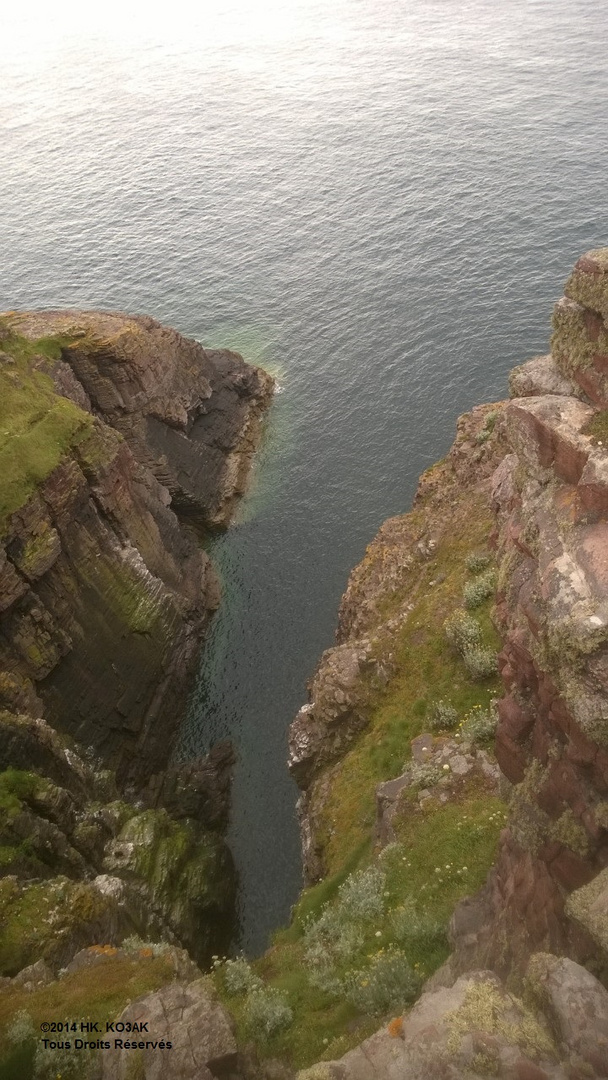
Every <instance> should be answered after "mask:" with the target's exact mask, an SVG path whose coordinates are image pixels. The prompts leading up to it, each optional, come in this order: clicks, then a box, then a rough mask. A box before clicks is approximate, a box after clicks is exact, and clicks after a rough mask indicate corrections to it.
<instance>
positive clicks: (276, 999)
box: [245, 987, 293, 1038]
mask: <svg viewBox="0 0 608 1080" xmlns="http://www.w3.org/2000/svg"><path fill="white" fill-rule="evenodd" d="M245 1018H246V1021H247V1026H248V1027H249V1028H250V1029H251V1030H252V1031H255V1033H256V1034H257V1035H259V1034H261V1035H262V1036H263V1037H265V1038H269V1037H270V1036H271V1035H274V1034H275V1032H277V1031H280V1030H281V1028H284V1027H289V1025H290V1024H291V1022H292V1020H293V1012H292V1010H291V1009H290V1008H289V1005H288V1004H287V1000H286V997H285V994H283V993H281V991H280V990H277V989H275V988H274V987H268V988H261V987H260V988H256V989H253V990H251V991H250V992H249V993H248V995H247V1003H246V1006H245Z"/></svg>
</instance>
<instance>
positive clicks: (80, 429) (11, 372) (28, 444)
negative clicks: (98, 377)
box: [0, 323, 93, 530]
mask: <svg viewBox="0 0 608 1080" xmlns="http://www.w3.org/2000/svg"><path fill="white" fill-rule="evenodd" d="M61 347H62V341H61V340H60V339H59V338H41V339H40V340H39V341H35V342H29V341H27V340H26V339H25V338H22V337H20V336H19V335H17V334H14V333H13V332H12V331H11V330H10V328H9V327H8V325H7V324H6V323H4V324H3V325H2V324H0V348H1V349H2V350H3V352H4V353H5V358H0V477H1V478H2V479H1V481H0V530H4V529H5V528H6V526H7V523H8V519H9V517H10V515H11V514H12V513H14V511H15V510H18V509H19V507H20V506H23V505H24V503H26V502H27V500H28V498H29V497H30V496H31V495H32V494H33V492H34V491H35V489H36V487H37V486H38V485H39V484H40V483H41V482H42V481H43V480H45V479H46V477H47V476H49V474H50V473H51V472H52V471H53V469H55V468H56V467H57V465H58V464H59V462H60V461H61V459H62V457H63V456H64V455H65V454H66V453H67V452H68V451H69V450H70V448H71V447H72V446H73V444H74V442H75V441H76V440H77V438H78V437H79V436H82V435H83V434H84V432H85V431H87V430H88V429H90V428H91V426H92V424H93V417H92V416H90V414H89V413H87V412H84V411H83V410H82V409H80V408H78V406H77V405H75V404H74V403H73V402H72V401H69V400H68V399H67V398H64V397H61V396H60V395H59V394H57V393H56V392H55V390H54V387H53V383H52V380H51V379H50V377H49V376H48V375H46V374H44V372H43V371H41V370H38V369H37V368H36V366H35V363H34V358H35V357H37V358H39V357H40V355H43V356H47V357H49V358H53V359H57V358H58V356H60V355H61ZM7 358H8V359H7Z"/></svg>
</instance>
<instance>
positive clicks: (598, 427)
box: [581, 409, 608, 446]
mask: <svg viewBox="0 0 608 1080" xmlns="http://www.w3.org/2000/svg"><path fill="white" fill-rule="evenodd" d="M581 433H582V434H583V435H589V437H590V438H591V442H592V443H593V445H594V446H608V409H600V410H599V412H596V413H594V414H593V416H592V417H591V419H590V420H589V421H588V423H586V424H585V426H584V428H581Z"/></svg>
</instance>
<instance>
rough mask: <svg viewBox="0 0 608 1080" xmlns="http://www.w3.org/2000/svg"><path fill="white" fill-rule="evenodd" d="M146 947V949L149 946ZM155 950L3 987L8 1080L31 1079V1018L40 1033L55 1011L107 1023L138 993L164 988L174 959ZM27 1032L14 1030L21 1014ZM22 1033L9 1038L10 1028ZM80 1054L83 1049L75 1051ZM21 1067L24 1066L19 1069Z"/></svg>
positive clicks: (0, 1033) (1, 1056)
mask: <svg viewBox="0 0 608 1080" xmlns="http://www.w3.org/2000/svg"><path fill="white" fill-rule="evenodd" d="M143 951H144V950H142V952H143ZM148 952H149V955H141V954H138V955H137V956H135V957H133V958H130V957H121V956H114V957H112V956H111V954H109V955H108V957H107V960H105V962H100V963H95V964H93V965H91V966H90V967H83V968H81V969H80V970H79V971H76V972H73V973H72V974H69V975H64V976H63V977H62V978H61V979H59V980H58V981H57V982H54V983H51V984H50V985H48V986H45V987H41V988H40V989H38V990H33V991H26V990H20V989H11V992H10V994H6V993H4V994H3V993H0V1075H2V1077H3V1080H28V1078H29V1077H30V1076H31V1075H32V1070H33V1058H34V1054H33V1047H32V1045H31V1043H30V1045H29V1047H28V1039H27V1030H26V1027H27V1024H26V1023H23V1019H22V1018H23V1014H24V1013H25V1014H26V1016H27V1017H29V1019H30V1020H31V1026H32V1027H33V1029H34V1030H35V1031H36V1033H37V1035H38V1033H39V1030H40V1024H41V1023H42V1022H43V1021H46V1020H48V1019H49V1017H57V1018H60V1017H66V1016H68V1017H69V1016H76V1017H79V1018H82V1019H84V1020H86V1019H89V1018H90V1019H92V1020H95V1021H97V1022H101V1023H104V1022H105V1021H106V1020H112V1019H114V1018H115V1017H116V1016H118V1015H119V1013H121V1012H122V1010H123V1009H124V1008H125V1007H126V1006H127V1005H128V1004H129V1002H131V1001H134V1000H135V998H138V997H140V996H142V995H143V994H148V993H151V992H152V991H154V990H158V989H159V988H160V987H161V986H164V985H166V983H168V982H170V981H171V979H172V977H173V965H172V963H171V960H170V959H169V958H168V957H164V956H163V955H162V954H161V955H155V954H154V953H153V952H152V950H148ZM20 1014H21V1020H22V1026H23V1037H22V1038H19V1037H18V1036H19V1031H18V1029H17V1032H15V1031H14V1028H15V1024H16V1020H17V1019H18V1018H20ZM11 1029H13V1032H12V1033H13V1035H15V1034H16V1035H17V1038H14V1037H13V1039H9V1032H11ZM74 1058H75V1060H79V1058H78V1055H74ZM19 1069H21V1070H22V1071H18V1070H19Z"/></svg>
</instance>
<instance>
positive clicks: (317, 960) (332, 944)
mask: <svg viewBox="0 0 608 1080" xmlns="http://www.w3.org/2000/svg"><path fill="white" fill-rule="evenodd" d="M362 944H363V931H362V930H361V928H360V926H358V925H357V924H356V923H353V922H351V921H350V920H349V919H348V918H347V917H345V913H344V911H343V910H341V908H340V906H339V905H337V906H336V907H330V906H329V905H327V906H326V907H325V908H324V909H323V912H322V913H321V915H320V917H319V918H318V919H316V920H315V921H314V922H310V923H309V924H308V926H307V927H306V931H305V934H304V948H305V956H306V966H307V967H308V968H309V970H310V972H311V974H312V975H314V976H315V978H316V985H317V986H320V985H321V983H320V982H319V978H321V979H322V981H323V982H324V983H326V982H327V971H328V969H329V968H330V967H333V966H334V965H335V964H337V963H346V962H347V961H348V960H350V958H351V957H352V956H354V954H355V953H356V952H357V950H358V949H360V948H361V945H362Z"/></svg>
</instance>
